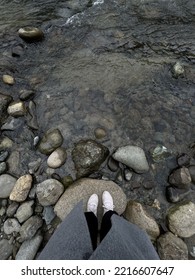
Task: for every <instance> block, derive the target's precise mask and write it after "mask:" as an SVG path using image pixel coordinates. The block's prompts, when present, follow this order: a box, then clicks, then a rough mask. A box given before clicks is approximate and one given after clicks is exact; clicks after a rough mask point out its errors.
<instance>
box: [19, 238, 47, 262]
mask: <svg viewBox="0 0 195 280" xmlns="http://www.w3.org/2000/svg"><path fill="white" fill-rule="evenodd" d="M42 240H43V237H42V236H41V235H40V234H37V235H35V236H34V237H32V238H31V239H30V240H26V241H24V242H23V243H22V245H21V246H20V249H19V250H18V252H17V254H16V257H15V259H16V260H33V259H34V258H35V256H36V253H37V251H38V249H39V247H40V245H41V242H42Z"/></svg>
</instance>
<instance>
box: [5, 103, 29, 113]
mask: <svg viewBox="0 0 195 280" xmlns="http://www.w3.org/2000/svg"><path fill="white" fill-rule="evenodd" d="M7 112H8V114H9V115H10V116H12V117H21V116H24V115H25V114H26V108H25V105H24V103H23V102H22V101H15V102H12V103H11V104H10V105H9V106H8V108H7Z"/></svg>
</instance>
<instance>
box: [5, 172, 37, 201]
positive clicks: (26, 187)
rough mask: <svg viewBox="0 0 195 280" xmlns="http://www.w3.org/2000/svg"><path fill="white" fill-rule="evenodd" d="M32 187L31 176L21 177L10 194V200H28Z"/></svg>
mask: <svg viewBox="0 0 195 280" xmlns="http://www.w3.org/2000/svg"><path fill="white" fill-rule="evenodd" d="M31 186H32V176H31V175H30V174H27V175H24V176H21V177H20V178H19V179H18V180H17V181H16V183H15V185H14V188H13V190H12V191H11V193H10V196H9V198H10V200H13V201H17V202H22V201H24V200H26V198H27V196H28V193H29V191H30V189H31Z"/></svg>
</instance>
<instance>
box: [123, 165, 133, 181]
mask: <svg viewBox="0 0 195 280" xmlns="http://www.w3.org/2000/svg"><path fill="white" fill-rule="evenodd" d="M132 176H133V173H132V172H131V171H130V170H129V169H127V168H125V170H124V177H125V180H126V181H130V180H131V178H132Z"/></svg>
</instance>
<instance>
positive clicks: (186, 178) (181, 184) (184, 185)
mask: <svg viewBox="0 0 195 280" xmlns="http://www.w3.org/2000/svg"><path fill="white" fill-rule="evenodd" d="M169 183H170V184H171V185H173V186H176V187H178V188H181V189H188V187H189V184H190V183H191V176H190V172H189V170H188V168H186V167H181V168H178V169H176V170H174V171H173V172H172V173H171V174H170V175H169Z"/></svg>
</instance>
